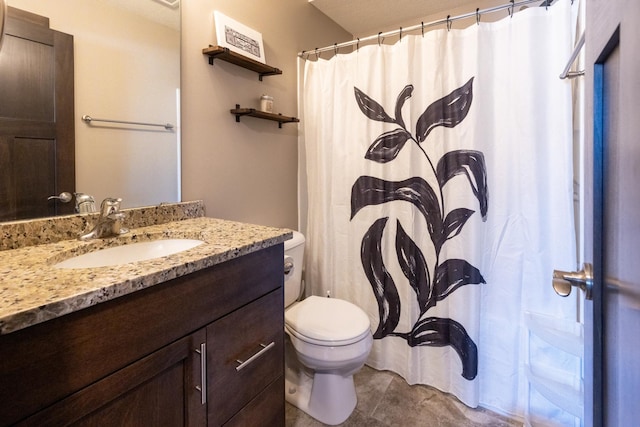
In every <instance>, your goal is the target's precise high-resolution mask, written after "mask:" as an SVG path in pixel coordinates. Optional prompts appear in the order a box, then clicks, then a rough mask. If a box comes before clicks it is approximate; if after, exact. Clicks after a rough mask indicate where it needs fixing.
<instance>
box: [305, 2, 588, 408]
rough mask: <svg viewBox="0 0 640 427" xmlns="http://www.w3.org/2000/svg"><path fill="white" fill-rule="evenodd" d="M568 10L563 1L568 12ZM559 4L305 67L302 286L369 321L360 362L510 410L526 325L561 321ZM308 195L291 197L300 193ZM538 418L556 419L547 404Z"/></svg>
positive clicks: (563, 161)
mask: <svg viewBox="0 0 640 427" xmlns="http://www.w3.org/2000/svg"><path fill="white" fill-rule="evenodd" d="M574 7H577V6H574ZM571 8H572V5H571V2H570V1H569V0H561V1H560V2H559V3H557V4H556V5H554V6H552V7H549V8H548V9H547V10H545V8H529V9H527V10H525V11H523V12H521V13H517V14H515V15H514V16H513V17H512V18H505V19H502V20H500V21H497V22H494V23H481V24H480V25H474V26H472V27H469V28H466V29H463V30H456V29H451V30H450V31H447V30H446V29H442V30H436V31H431V32H428V33H425V34H424V36H422V35H416V36H406V35H405V36H403V37H402V40H401V41H399V42H397V43H395V44H394V45H381V46H379V45H372V46H365V47H360V48H359V49H358V50H357V51H355V52H353V53H350V54H345V55H337V56H334V57H333V58H331V59H328V60H324V59H320V60H318V61H310V60H309V61H306V62H305V63H304V70H303V73H302V74H301V82H300V91H301V93H300V99H301V102H300V108H301V111H300V117H301V119H302V125H301V129H302V132H301V147H303V150H304V153H305V155H304V163H306V165H305V167H304V168H303V169H301V170H302V173H303V174H304V175H305V177H304V179H303V180H302V181H301V182H304V181H305V180H306V183H307V185H306V187H307V188H306V189H303V190H302V191H303V194H302V195H301V200H302V201H303V202H304V201H305V200H306V201H307V203H308V204H307V206H301V211H302V212H306V218H305V221H301V223H302V224H303V226H304V224H306V226H305V227H306V229H303V231H304V232H305V233H306V235H307V237H308V244H307V245H308V246H307V253H308V256H307V261H306V273H305V274H306V282H307V286H308V287H310V291H311V293H313V294H316V295H327V294H328V293H330V294H331V296H334V297H338V298H344V299H346V300H349V301H351V302H353V303H355V304H357V305H359V306H360V307H362V308H363V309H364V310H365V311H366V312H367V313H368V315H369V317H370V319H371V323H372V332H373V333H374V338H376V339H375V340H374V347H373V350H372V353H371V356H370V358H369V360H368V362H367V363H368V364H369V365H370V366H372V367H374V368H377V369H389V370H392V371H394V372H397V373H399V374H400V375H402V376H403V377H404V378H405V379H406V380H407V382H408V383H410V384H415V383H420V384H428V385H431V386H434V387H437V388H439V389H441V390H444V391H446V392H450V393H452V394H454V395H455V396H457V397H458V398H459V399H460V400H461V401H462V402H464V403H465V404H467V405H469V406H472V407H475V406H477V405H478V404H481V405H483V406H486V407H490V408H493V409H497V410H498V411H501V412H504V413H509V414H514V415H522V414H523V411H524V406H525V402H524V400H525V398H526V395H527V391H526V387H527V386H526V380H525V377H524V371H525V360H526V355H525V353H526V351H529V350H531V351H532V352H533V353H532V356H533V357H536V358H539V360H542V361H543V364H544V366H546V367H547V368H548V371H549V373H551V374H555V373H558V372H560V371H561V370H562V369H563V367H564V366H565V365H568V364H570V363H571V361H569V360H565V359H563V357H562V356H561V355H556V354H550V353H549V352H548V351H547V350H545V349H544V347H542V346H540V348H531V349H529V348H528V345H527V342H526V340H527V332H526V328H525V326H524V323H523V321H524V315H525V313H526V312H529V311H531V312H536V313H542V314H546V315H549V316H554V317H556V318H558V319H570V320H574V319H575V316H576V313H575V302H574V301H570V300H566V299H560V298H558V297H557V296H555V294H554V293H553V290H552V288H551V285H550V284H551V274H552V271H553V269H554V268H561V267H565V268H567V269H573V268H574V267H575V265H576V260H575V231H574V224H573V184H572V99H571V86H570V83H568V82H567V81H562V80H560V79H559V78H558V75H559V72H560V71H562V69H563V67H564V65H565V63H566V60H567V58H568V57H569V55H570V54H571V51H572V46H573V35H574V32H575V31H574V29H575V25H574V24H573V22H574V19H573V18H572V10H571ZM305 190H306V191H305ZM542 406H543V407H542V408H540V409H539V410H540V411H541V412H542V416H543V417H546V418H548V419H552V418H558V417H561V415H558V414H556V413H555V409H554V408H553V405H551V404H548V405H546V404H542Z"/></svg>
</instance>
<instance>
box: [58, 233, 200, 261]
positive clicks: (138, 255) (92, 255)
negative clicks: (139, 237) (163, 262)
mask: <svg viewBox="0 0 640 427" xmlns="http://www.w3.org/2000/svg"><path fill="white" fill-rule="evenodd" d="M202 243H204V242H203V241H202V240H193V239H161V240H152V241H149V242H139V243H132V244H129V245H122V246H115V247H112V248H106V249H100V250H97V251H94V252H89V253H87V254H83V255H78V256H75V257H73V258H69V259H66V260H64V261H61V262H59V263H57V264H55V265H54V267H56V268H93V267H108V266H113V265H122V264H129V263H131V262H137V261H145V260H149V259H154V258H160V257H163V256H168V255H172V254H176V253H178V252H182V251H186V250H187V249H191V248H195V247H196V246H198V245H201V244H202Z"/></svg>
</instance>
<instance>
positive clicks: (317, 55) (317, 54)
mask: <svg viewBox="0 0 640 427" xmlns="http://www.w3.org/2000/svg"><path fill="white" fill-rule="evenodd" d="M318 59H320V54H319V53H318V48H316V61H317V60H318Z"/></svg>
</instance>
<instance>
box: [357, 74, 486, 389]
mask: <svg viewBox="0 0 640 427" xmlns="http://www.w3.org/2000/svg"><path fill="white" fill-rule="evenodd" d="M473 80H474V78H473V77H472V78H470V79H469V80H468V81H467V82H466V83H465V84H464V85H462V86H461V87H459V88H457V89H455V90H453V91H452V92H451V93H450V94H448V95H446V96H444V97H442V98H440V99H438V100H437V101H435V102H433V103H432V104H431V105H429V106H428V107H427V108H426V110H425V111H424V113H423V114H422V115H421V116H420V117H419V118H418V121H417V123H416V135H415V136H414V135H412V134H411V131H410V130H409V129H407V127H406V125H405V121H404V119H403V118H402V108H403V107H404V105H405V103H406V102H407V101H408V100H409V99H410V98H411V96H412V95H413V91H414V87H413V85H407V86H405V87H404V88H403V89H402V91H401V92H400V94H399V95H398V97H397V99H396V105H395V109H394V113H395V118H393V117H391V116H389V114H387V112H386V111H385V109H384V108H383V107H382V105H381V104H380V103H378V102H377V101H375V100H374V99H372V98H371V97H369V96H368V95H367V94H365V93H364V92H362V91H361V90H360V89H358V88H354V92H355V98H356V103H357V104H358V107H359V108H360V110H361V111H362V112H363V113H364V115H365V116H367V117H368V118H370V119H371V120H375V121H379V122H384V123H393V124H395V125H396V126H399V127H397V128H395V129H392V130H389V131H386V132H384V133H382V134H381V135H380V136H378V137H377V138H376V139H375V140H374V141H373V143H372V144H371V145H370V146H369V149H368V150H367V152H366V153H365V159H366V160H371V161H374V162H377V163H380V164H386V163H389V162H391V161H393V160H394V159H395V158H396V157H397V156H398V154H399V153H400V152H401V150H402V149H403V147H404V146H405V145H406V143H407V142H409V141H413V142H415V143H416V146H417V147H418V149H419V150H420V151H421V153H422V154H423V155H424V157H425V159H426V160H427V162H428V163H429V165H430V166H431V170H432V172H433V175H434V179H433V182H437V184H438V187H437V188H436V189H435V190H434V188H433V187H432V186H431V185H430V184H429V182H427V180H425V179H424V178H422V177H419V176H414V177H410V178H407V179H405V180H401V181H388V180H385V179H381V178H377V177H373V176H360V177H358V178H357V179H356V181H355V182H354V184H353V186H352V187H351V220H353V219H354V218H355V216H356V215H357V214H358V213H359V212H360V211H361V210H363V209H365V208H367V207H371V206H376V205H382V204H385V203H391V202H409V203H411V204H412V205H413V206H414V207H415V208H416V209H417V210H418V212H420V213H421V214H422V216H423V217H424V220H425V226H426V228H427V231H428V233H429V237H430V239H431V244H432V245H433V249H434V253H435V261H434V262H433V265H431V266H430V264H429V261H428V260H427V258H426V257H425V255H424V252H423V251H422V249H421V245H423V244H424V242H416V241H415V240H414V239H413V238H412V237H411V236H410V235H409V233H407V231H406V230H405V229H404V228H403V226H402V224H401V223H400V221H399V220H398V221H397V222H396V236H395V252H396V253H395V255H396V257H397V259H398V263H399V265H400V268H401V270H402V273H403V274H404V276H405V278H406V279H407V281H408V283H409V286H410V287H411V289H412V290H413V291H414V293H415V295H416V299H417V302H418V307H419V309H420V314H419V316H418V319H417V320H416V322H415V324H414V326H413V328H412V329H411V331H409V332H401V331H397V330H396V329H397V327H398V324H399V321H400V312H401V302H400V297H399V293H398V289H397V287H396V282H395V281H394V279H393V277H392V276H391V273H390V272H389V271H388V270H387V268H386V266H385V263H384V254H383V252H382V243H383V241H384V235H385V229H386V225H387V222H388V220H389V217H384V218H379V219H378V220H376V221H375V222H374V223H373V224H372V225H371V226H370V227H369V229H368V230H367V232H366V233H365V235H364V237H363V239H362V245H361V251H360V256H361V262H362V266H363V269H364V273H365V275H366V277H367V279H368V281H369V283H370V285H371V287H372V290H373V294H374V296H375V298H376V301H377V303H378V314H379V323H378V327H377V329H376V331H375V333H374V335H373V336H374V338H376V339H383V338H385V337H399V338H402V339H404V340H406V342H407V344H408V345H409V346H411V347H415V346H432V347H442V346H451V347H452V348H453V349H454V350H455V351H456V353H457V354H458V356H459V357H460V360H461V361H462V377H463V378H465V379H467V380H473V379H474V378H475V377H476V375H477V372H478V350H477V347H476V344H475V343H474V342H473V340H472V339H471V337H470V336H469V334H468V333H467V331H466V329H465V328H464V326H463V325H462V324H461V323H459V322H457V321H455V320H454V319H448V318H438V317H433V316H427V312H428V311H429V310H430V309H431V308H432V307H435V306H436V305H437V303H438V302H439V301H442V300H444V299H445V298H447V297H448V296H449V295H451V294H452V293H453V292H455V291H457V290H458V289H460V288H462V287H463V286H467V285H480V284H485V283H486V282H485V280H484V277H482V274H481V273H480V271H479V270H478V268H476V267H474V266H473V265H471V264H470V263H469V262H468V261H466V260H464V259H445V260H440V252H441V249H442V247H443V245H444V244H445V243H446V242H447V241H448V240H450V239H453V238H455V237H456V236H458V235H459V234H460V233H461V232H462V229H463V228H464V226H465V224H466V223H467V221H468V220H469V219H470V218H471V217H472V216H473V214H474V213H475V211H474V210H471V209H467V208H464V207H458V208H455V209H452V210H451V211H448V212H447V211H446V210H445V206H446V204H445V197H444V191H443V187H444V186H445V185H446V184H448V183H449V182H450V181H451V179H452V178H453V177H455V176H457V175H464V176H466V178H467V180H468V182H469V185H470V187H471V191H472V192H473V194H474V196H475V198H476V199H477V200H478V204H479V207H480V214H481V216H482V220H483V221H484V220H486V218H487V213H488V206H489V203H488V202H489V200H488V199H489V192H488V188H487V172H486V165H485V160H484V155H483V154H482V153H481V152H479V151H473V150H454V151H450V152H447V153H445V154H444V155H443V156H442V157H441V158H440V160H439V161H438V163H437V166H434V163H433V162H432V160H431V158H430V157H429V155H428V154H427V152H426V150H425V148H424V147H423V145H422V144H421V143H422V142H424V141H425V140H426V138H427V137H428V136H429V134H430V133H431V131H432V130H433V129H435V128H436V127H438V126H442V127H445V128H453V127H455V126H457V125H458V124H460V123H461V122H462V121H463V120H464V119H465V118H466V117H467V114H468V113H469V111H470V108H471V104H472V101H473ZM436 191H437V192H436ZM414 225H415V224H414Z"/></svg>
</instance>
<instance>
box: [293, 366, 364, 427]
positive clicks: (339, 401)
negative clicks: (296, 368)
mask: <svg viewBox="0 0 640 427" xmlns="http://www.w3.org/2000/svg"><path fill="white" fill-rule="evenodd" d="M290 374H293V372H290ZM287 377H288V376H287ZM287 377H285V389H284V390H285V398H286V400H287V402H289V403H291V404H292V405H293V406H295V407H297V408H298V409H300V410H302V411H304V412H306V413H307V414H309V415H310V416H312V417H313V418H315V419H316V420H318V421H320V422H322V423H324V424H328V425H332V426H333V425H337V424H341V423H343V422H344V421H346V419H347V418H349V416H350V415H351V413H352V412H353V410H354V409H355V407H356V403H357V400H358V399H357V397H356V387H355V385H354V383H353V375H349V376H347V377H343V376H341V375H335V374H323V373H317V372H316V373H315V375H314V376H313V379H312V378H311V377H310V376H308V375H305V374H304V373H303V372H298V375H297V378H287Z"/></svg>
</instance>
